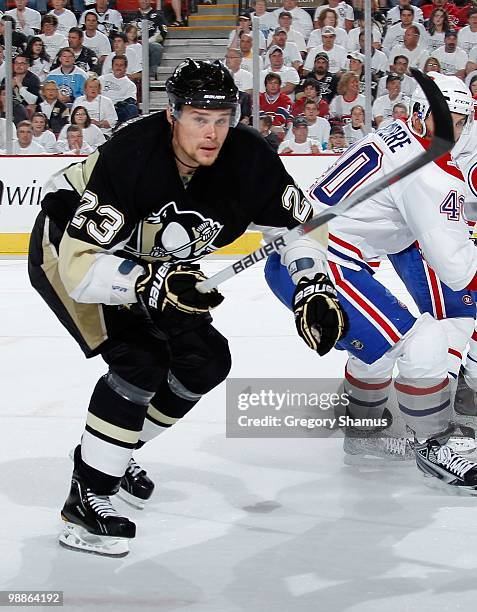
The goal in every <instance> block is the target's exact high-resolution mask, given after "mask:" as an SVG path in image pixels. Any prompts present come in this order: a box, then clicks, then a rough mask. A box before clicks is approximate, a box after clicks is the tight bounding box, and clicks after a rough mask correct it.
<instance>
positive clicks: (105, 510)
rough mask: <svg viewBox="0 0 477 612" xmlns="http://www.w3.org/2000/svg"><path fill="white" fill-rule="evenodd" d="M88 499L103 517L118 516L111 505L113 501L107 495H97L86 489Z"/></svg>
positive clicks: (95, 510)
mask: <svg viewBox="0 0 477 612" xmlns="http://www.w3.org/2000/svg"><path fill="white" fill-rule="evenodd" d="M86 499H87V500H88V502H89V504H90V506H91V508H92V509H93V510H94V512H97V513H98V514H99V516H101V517H102V518H106V517H107V516H118V513H117V512H116V510H115V509H114V508H113V506H112V505H111V501H110V499H109V497H108V496H107V495H104V496H103V495H96V494H95V493H92V492H91V491H86Z"/></svg>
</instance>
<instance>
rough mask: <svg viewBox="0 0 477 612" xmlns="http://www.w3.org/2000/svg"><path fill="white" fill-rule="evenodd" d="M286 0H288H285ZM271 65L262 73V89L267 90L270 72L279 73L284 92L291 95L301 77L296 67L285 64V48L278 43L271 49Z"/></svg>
mask: <svg viewBox="0 0 477 612" xmlns="http://www.w3.org/2000/svg"><path fill="white" fill-rule="evenodd" d="M285 1H286V0H285ZM269 58H270V66H269V67H268V68H265V70H262V72H261V73H260V76H261V79H260V91H265V77H266V75H267V74H268V73H269V72H273V73H274V74H279V75H280V77H281V80H282V93H284V94H287V95H291V94H293V92H294V90H295V87H296V86H297V85H298V83H299V82H300V77H299V76H298V72H297V71H296V70H295V68H291V67H290V66H285V65H284V63H283V49H281V47H278V46H277V45H275V46H273V47H271V48H270V51H269Z"/></svg>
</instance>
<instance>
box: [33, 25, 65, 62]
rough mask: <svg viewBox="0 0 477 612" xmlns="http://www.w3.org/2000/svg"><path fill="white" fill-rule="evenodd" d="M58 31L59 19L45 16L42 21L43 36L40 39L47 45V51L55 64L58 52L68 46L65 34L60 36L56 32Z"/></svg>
mask: <svg viewBox="0 0 477 612" xmlns="http://www.w3.org/2000/svg"><path fill="white" fill-rule="evenodd" d="M57 29H58V19H57V18H56V17H55V16H54V15H45V16H44V17H43V18H42V20H41V34H40V38H41V40H42V41H43V43H44V44H45V49H46V52H47V53H48V55H49V56H50V59H51V61H52V62H53V61H54V59H55V58H56V56H57V55H58V51H59V50H60V49H62V48H63V47H67V46H68V41H67V39H66V38H65V37H64V36H63V34H59V33H58V32H57V31H56V30H57Z"/></svg>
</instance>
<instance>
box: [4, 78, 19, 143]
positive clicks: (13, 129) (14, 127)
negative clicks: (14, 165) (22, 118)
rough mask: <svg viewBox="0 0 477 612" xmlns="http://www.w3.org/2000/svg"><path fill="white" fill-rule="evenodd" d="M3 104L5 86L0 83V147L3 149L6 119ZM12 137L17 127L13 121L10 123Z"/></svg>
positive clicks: (15, 135) (15, 134) (14, 135)
mask: <svg viewBox="0 0 477 612" xmlns="http://www.w3.org/2000/svg"><path fill="white" fill-rule="evenodd" d="M4 104H5V87H2V86H1V85H0V149H5V148H6V146H7V143H6V131H7V120H6V119H5V112H4V109H5V107H4ZM11 125H12V139H13V140H15V139H16V137H17V128H16V126H15V123H12V124H11Z"/></svg>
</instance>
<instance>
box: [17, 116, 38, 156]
mask: <svg viewBox="0 0 477 612" xmlns="http://www.w3.org/2000/svg"><path fill="white" fill-rule="evenodd" d="M12 153H13V154H14V155H45V154H46V150H45V149H44V147H42V146H41V145H39V144H37V143H36V142H33V126H32V124H31V121H20V123H19V124H18V125H17V140H16V141H15V142H14V143H13V150H12Z"/></svg>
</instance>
